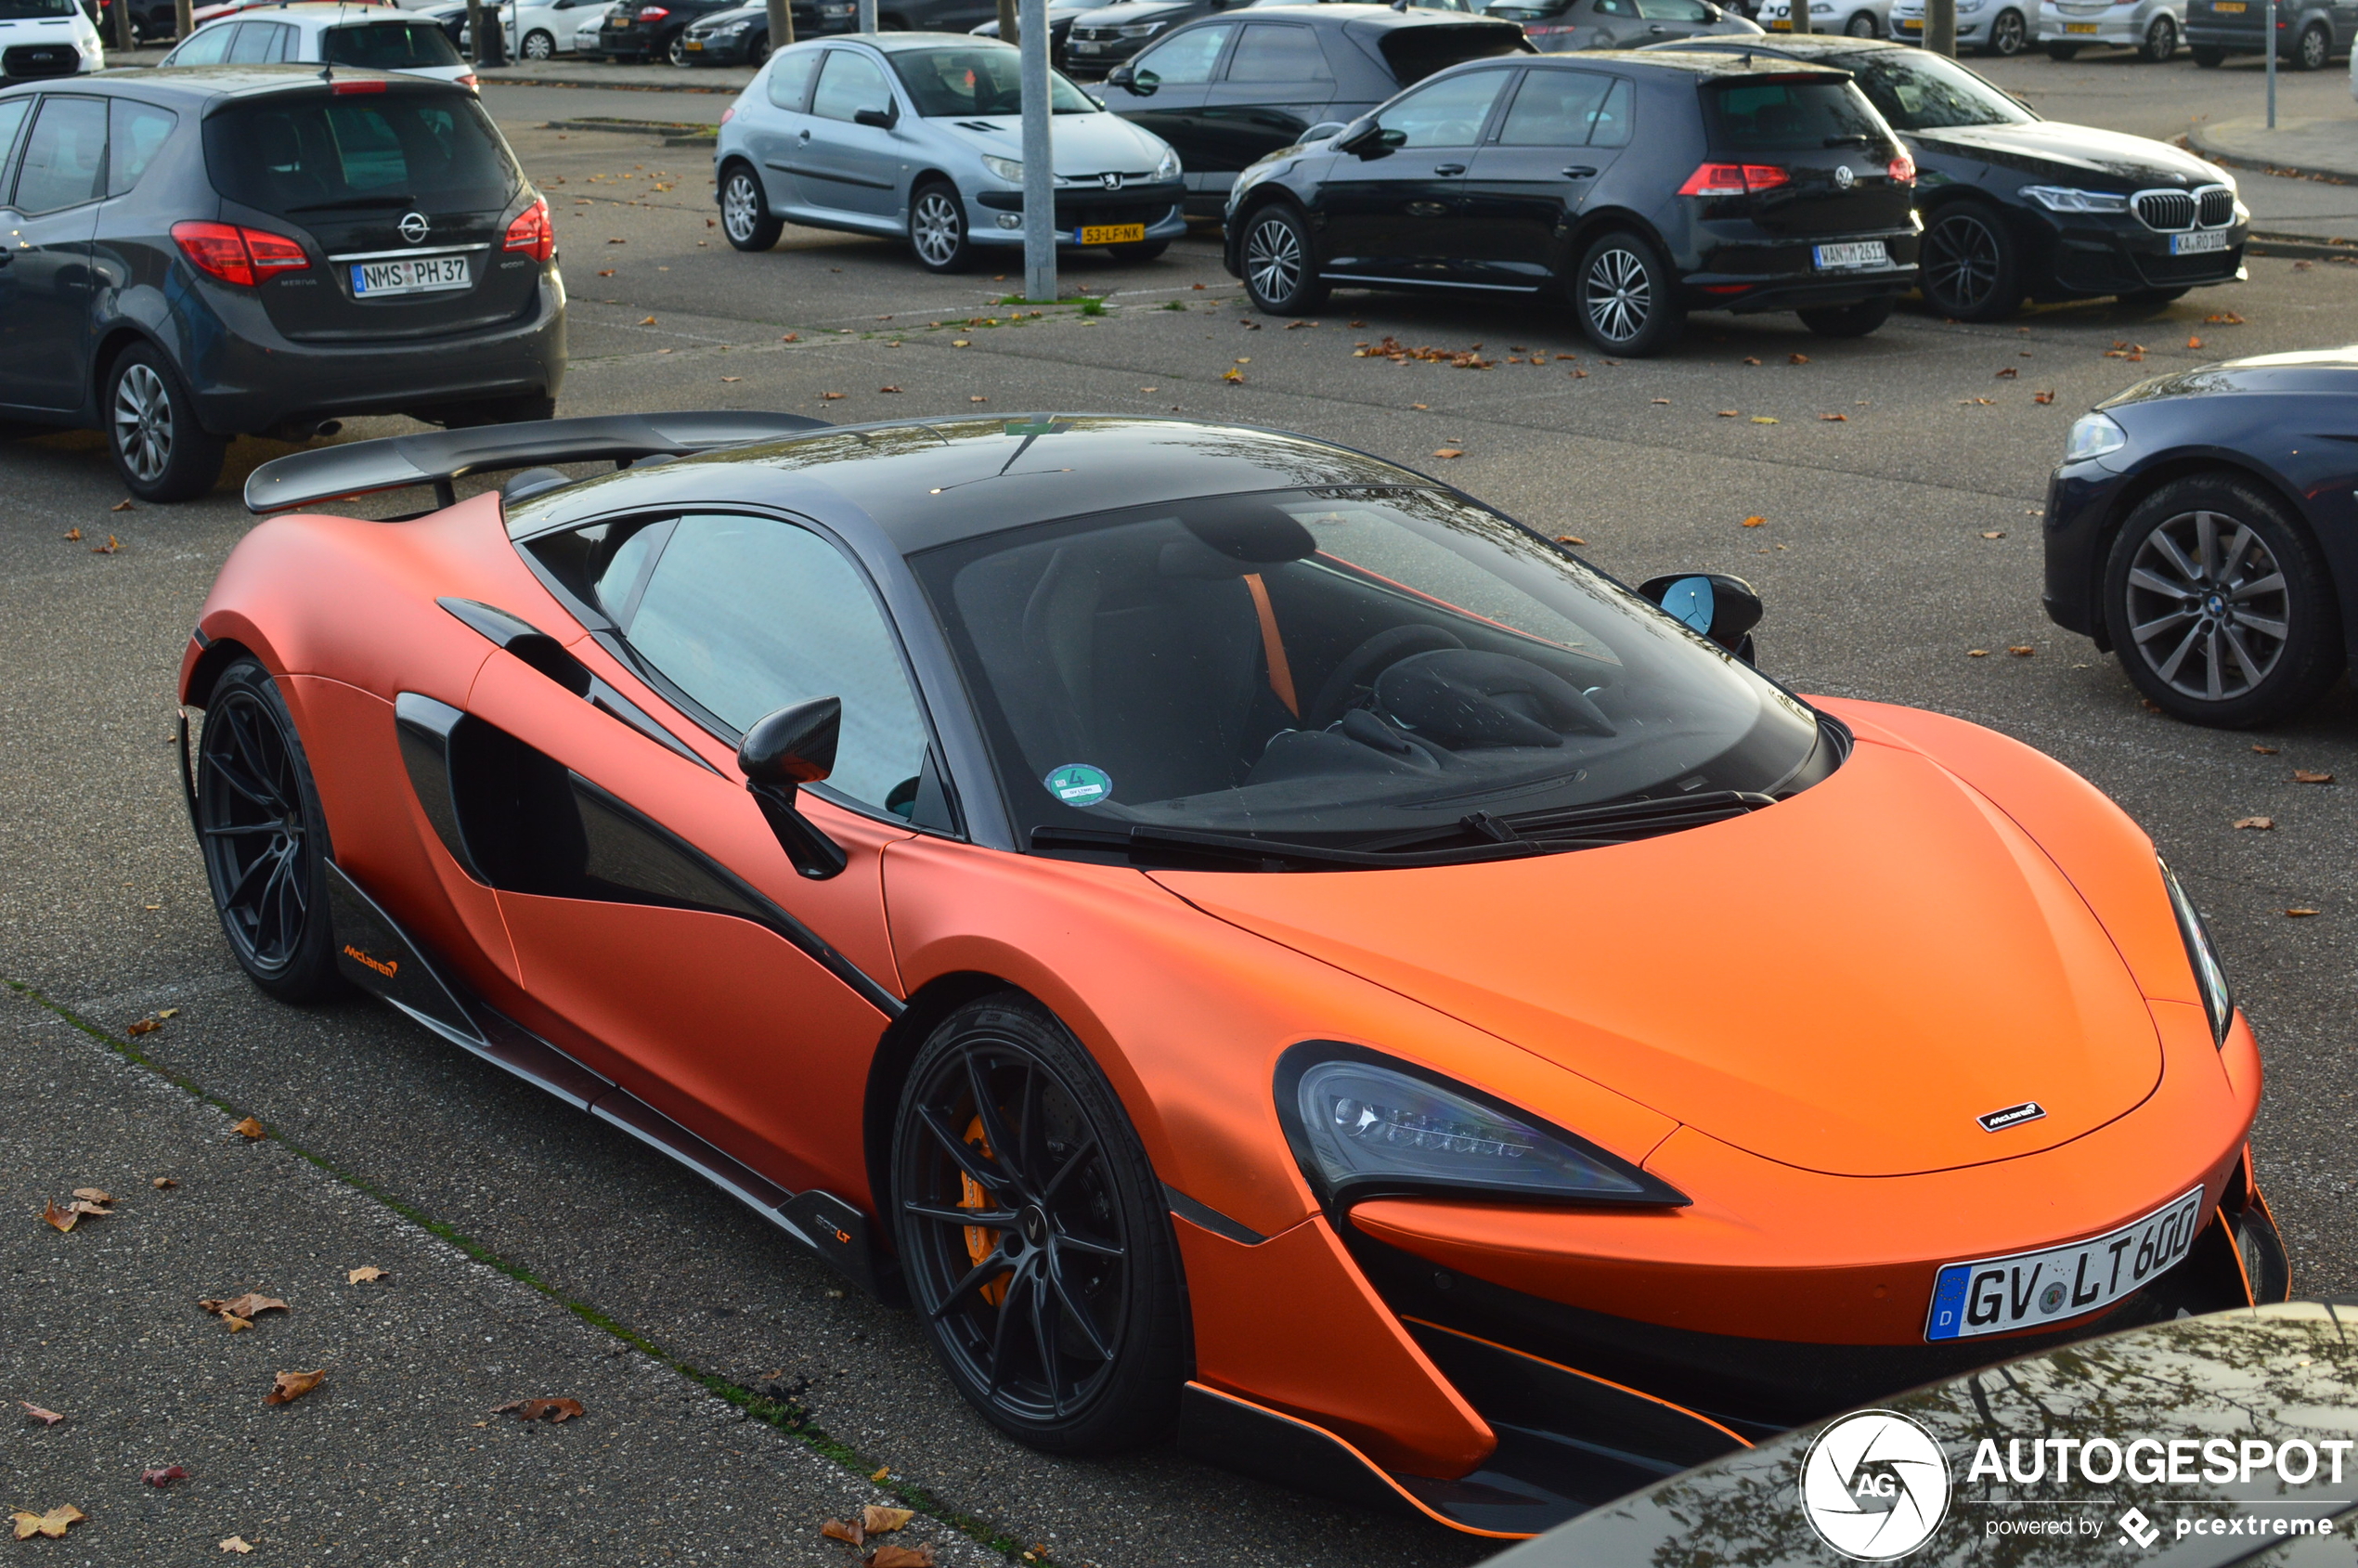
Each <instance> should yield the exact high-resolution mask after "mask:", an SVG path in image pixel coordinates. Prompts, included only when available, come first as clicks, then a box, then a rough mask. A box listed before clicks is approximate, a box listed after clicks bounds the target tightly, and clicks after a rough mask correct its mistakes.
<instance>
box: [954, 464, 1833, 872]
mask: <svg viewBox="0 0 2358 1568" xmlns="http://www.w3.org/2000/svg"><path fill="white" fill-rule="evenodd" d="M911 564H912V565H913V567H914V568H915V570H916V572H917V575H918V577H919V578H920V579H921V580H922V581H923V583H924V584H925V587H926V592H927V594H928V596H929V597H930V599H931V601H932V603H933V604H934V606H935V609H936V612H937V614H938V615H939V616H940V618H941V620H942V621H943V623H944V625H945V626H946V627H947V628H948V629H949V631H950V634H951V639H952V643H953V646H954V647H955V649H956V651H957V654H958V657H959V659H960V661H961V663H962V665H963V667H964V671H965V683H966V686H967V689H968V690H969V691H970V692H972V693H975V695H976V701H977V706H978V709H979V710H980V712H981V715H982V717H983V720H984V724H985V727H986V729H987V730H988V732H989V733H990V737H991V747H992V751H993V754H994V756H995V758H996V759H997V762H998V766H999V770H1000V773H1001V777H1002V780H1003V784H1004V794H1005V796H1006V797H1007V798H1008V800H1009V801H1010V803H1011V804H1012V806H1013V808H1014V810H1015V814H1016V817H1017V825H1018V826H1019V827H1020V828H1021V829H1022V830H1024V831H1025V833H1026V834H1027V836H1028V837H1027V842H1030V843H1032V844H1033V845H1035V846H1042V845H1048V846H1053V845H1054V844H1055V843H1056V837H1055V833H1054V832H1051V833H1049V834H1047V835H1046V836H1039V830H1042V829H1049V830H1064V831H1067V832H1070V831H1071V830H1077V829H1079V830H1104V829H1114V830H1116V831H1117V832H1126V833H1129V834H1130V835H1131V836H1132V837H1133V838H1136V837H1137V836H1138V835H1139V834H1141V833H1151V832H1158V831H1167V830H1188V831H1197V832H1205V833H1211V834H1219V835H1228V836H1247V835H1250V836H1257V837H1258V841H1260V842H1272V841H1275V842H1280V843H1285V844H1291V845H1303V846H1314V847H1324V848H1327V849H1355V850H1361V851H1368V850H1376V851H1383V852H1391V851H1393V850H1394V849H1396V848H1398V847H1399V846H1401V845H1404V844H1406V843H1409V842H1412V841H1413V842H1414V843H1416V844H1418V845H1419V846H1427V845H1430V846H1432V848H1434V849H1443V848H1445V847H1447V846H1449V845H1450V843H1451V841H1453V840H1458V841H1462V840H1463V838H1464V836H1465V834H1466V832H1467V824H1468V823H1470V822H1473V821H1475V820H1476V819H1477V818H1479V820H1480V823H1481V824H1482V833H1483V835H1485V836H1483V837H1482V838H1481V839H1480V840H1479V845H1480V847H1486V848H1489V849H1496V848H1497V846H1498V844H1499V843H1500V842H1502V841H1503V840H1502V836H1505V837H1512V836H1514V835H1515V833H1516V829H1517V824H1530V825H1533V826H1535V827H1541V828H1546V827H1549V826H1551V825H1560V824H1550V823H1548V814H1549V813H1559V814H1561V813H1562V812H1564V811H1565V810H1567V809H1579V808H1586V807H1596V806H1602V805H1605V804H1608V803H1613V802H1626V801H1633V800H1646V799H1652V800H1661V801H1683V800H1688V799H1693V798H1698V797H1704V796H1706V795H1711V794H1712V792H1727V791H1745V792H1756V795H1776V794H1779V793H1780V792H1790V791H1791V790H1793V789H1795V788H1799V787H1802V786H1803V785H1804V784H1806V783H1807V782H1810V781H1812V780H1814V779H1815V778H1816V777H1817V776H1820V770H1822V769H1823V768H1824V767H1827V766H1830V765H1831V763H1830V762H1829V760H1828V755H1832V754H1831V753H1829V754H1828V755H1820V745H1821V736H1820V728H1819V725H1818V723H1817V719H1816V716H1815V715H1814V714H1813V713H1812V712H1811V710H1810V709H1808V708H1807V706H1804V705H1802V704H1801V703H1800V702H1798V701H1797V700H1795V699H1794V698H1793V697H1792V696H1790V695H1788V694H1786V693H1784V692H1782V691H1781V690H1780V689H1779V688H1778V687H1777V686H1775V685H1774V684H1772V683H1771V682H1769V680H1764V679H1763V678H1761V677H1760V676H1759V675H1757V674H1756V673H1754V671H1753V670H1752V669H1751V668H1750V667H1747V666H1745V665H1744V664H1743V663H1742V662H1740V661H1739V660H1737V659H1736V658H1735V657H1734V656H1732V655H1731V654H1728V653H1727V652H1725V651H1723V650H1722V649H1720V648H1719V647H1717V645H1716V644H1713V643H1711V642H1709V641H1704V639H1703V638H1701V637H1700V636H1697V635H1696V634H1695V633H1693V632H1691V631H1690V630H1688V629H1687V628H1686V627H1684V626H1682V625H1680V624H1679V623H1678V622H1677V621H1675V620H1673V619H1671V618H1670V617H1669V616H1666V615H1664V614H1663V613H1661V612H1660V611H1658V610H1657V609H1655V608H1654V607H1653V606H1652V605H1651V604H1649V603H1646V602H1645V601H1643V600H1641V599H1639V598H1638V597H1637V596H1636V595H1635V594H1633V593H1631V592H1630V591H1629V590H1626V589H1624V588H1622V587H1620V586H1619V585H1617V584H1615V583H1613V582H1611V581H1610V580H1608V579H1606V578H1604V577H1600V576H1599V575H1598V574H1596V573H1595V572H1592V571H1590V570H1589V569H1588V568H1587V567H1586V566H1584V565H1582V564H1580V563H1579V562H1577V561H1575V560H1574V559H1572V558H1571V557H1570V556H1568V555H1566V554H1565V553H1564V552H1563V551H1561V550H1559V549H1557V548H1556V547H1555V546H1553V545H1551V544H1549V543H1548V542H1547V541H1546V540H1544V539H1542V538H1539V537H1538V536H1537V535H1535V534H1533V533H1531V532H1529V531H1528V530H1526V529H1524V528H1522V527H1521V526H1519V525H1516V524H1514V523H1511V522H1509V521H1508V520H1506V519H1505V518H1503V517H1500V516H1498V515H1497V514H1496V513H1495V512H1488V511H1485V510H1483V509H1482V508H1480V507H1478V506H1476V505H1474V504H1472V503H1471V502H1470V501H1467V500H1465V499H1460V498H1458V497H1456V496H1453V495H1451V494H1448V493H1446V492H1445V491H1440V490H1433V489H1420V488H1408V487H1403V488H1397V489H1394V488H1350V489H1302V490H1288V491H1276V492H1263V493H1259V494H1251V495H1237V496H1223V497H1214V498H1210V499H1201V500H1193V501H1186V502H1181V503H1176V504H1170V505H1156V506H1144V507H1134V508H1130V509H1127V510H1124V511H1120V512H1100V513H1095V514H1092V515H1088V516H1082V517H1077V518H1070V519H1067V520H1064V521H1060V522H1055V523H1044V524H1040V525H1032V526H1028V527H1022V528H1017V529H1012V530H1009V531H1007V532H1004V533H998V534H992V535H988V536H986V537H983V538H977V539H970V540H965V541H963V542H960V543H957V544H953V545H946V546H942V547H939V548H938V549H935V550H931V551H925V552H922V553H920V554H918V555H916V556H914V557H913V558H912V563H911ZM1827 744H1829V745H1833V744H1838V743H1827ZM1716 798H1723V799H1724V798H1726V797H1725V796H1724V795H1719V796H1717V797H1716ZM1739 810H1741V808H1739ZM1560 847H1571V846H1570V845H1569V844H1565V845H1561V846H1560Z"/></svg>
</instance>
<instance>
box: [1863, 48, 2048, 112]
mask: <svg viewBox="0 0 2358 1568" xmlns="http://www.w3.org/2000/svg"><path fill="white" fill-rule="evenodd" d="M1841 63H1843V64H1844V65H1846V66H1847V67H1848V68H1849V69H1850V71H1852V72H1853V73H1854V74H1855V75H1856V77H1857V79H1858V83H1859V88H1860V89H1861V90H1862V91H1864V92H1865V93H1866V95H1867V101H1868V102H1869V103H1872V104H1873V105H1874V106H1875V108H1876V109H1877V110H1879V111H1881V113H1882V114H1883V117H1884V118H1885V120H1888V121H1890V122H1891V123H1892V124H1893V126H1894V127H1896V128H1897V129H1899V130H1902V131H1937V130H1942V129H1945V128H1947V127H1950V126H1954V125H2027V124H2028V123H2030V122H2032V121H2033V120H2036V119H2037V118H2038V116H2037V115H2035V114H2032V113H2031V112H2030V111H2029V110H2027V109H2025V108H2023V107H2022V105H2020V104H2018V103H2016V102H2015V100H2014V99H2012V98H2010V97H2007V96H2006V95H2005V94H2003V93H2002V92H2000V91H1999V90H1998V89H1997V88H1995V87H1993V86H1991V85H1990V84H1989V83H1987V82H1985V81H1983V80H1982V79H1981V78H1980V77H1978V76H1976V75H1975V74H1974V73H1973V72H1972V71H1967V70H1966V69H1965V68H1964V67H1963V66H1962V65H1959V64H1958V63H1957V62H1956V61H1955V60H1952V59H1945V58H1942V57H1940V56H1938V55H1929V54H1924V53H1923V52H1921V51H1919V50H1915V49H1892V50H1889V51H1885V50H1882V49H1878V50H1876V51H1874V52H1873V53H1872V54H1859V55H1854V56H1851V57H1849V58H1847V59H1845V60H1844V61H1842V62H1841Z"/></svg>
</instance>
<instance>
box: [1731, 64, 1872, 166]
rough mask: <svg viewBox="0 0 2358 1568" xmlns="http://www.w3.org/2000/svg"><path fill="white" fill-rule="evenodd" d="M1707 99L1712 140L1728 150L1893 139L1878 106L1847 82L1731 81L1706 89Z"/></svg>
mask: <svg viewBox="0 0 2358 1568" xmlns="http://www.w3.org/2000/svg"><path fill="white" fill-rule="evenodd" d="M1704 102H1705V103H1707V104H1708V105H1710V113H1711V118H1712V120H1713V124H1712V132H1713V136H1712V144H1711V145H1712V146H1713V147H1714V148H1715V149H1718V150H1720V151H1723V152H1794V151H1798V150H1801V149H1805V148H1826V147H1844V146H1848V145H1854V144H1858V143H1861V142H1864V143H1868V144H1872V145H1874V146H1882V145H1883V144H1884V143H1885V142H1887V141H1889V140H1890V138H1891V131H1890V128H1889V127H1888V126H1886V125H1885V123H1883V119H1882V117H1881V116H1880V115H1878V114H1876V113H1875V109H1874V105H1872V104H1871V103H1869V102H1868V101H1867V98H1866V95H1864V94H1863V93H1861V92H1859V89H1858V88H1856V87H1854V86H1852V85H1851V84H1849V83H1847V82H1829V81H1826V80H1823V79H1822V78H1821V79H1819V80H1816V81H1806V82H1730V83H1726V84H1717V85H1715V86H1714V87H1713V88H1712V89H1711V90H1709V91H1706V92H1705V93H1704Z"/></svg>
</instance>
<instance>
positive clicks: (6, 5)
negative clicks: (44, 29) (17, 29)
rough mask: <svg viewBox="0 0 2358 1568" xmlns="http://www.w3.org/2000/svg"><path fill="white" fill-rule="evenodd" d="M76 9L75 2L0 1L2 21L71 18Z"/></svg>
mask: <svg viewBox="0 0 2358 1568" xmlns="http://www.w3.org/2000/svg"><path fill="white" fill-rule="evenodd" d="M74 9H75V4H74V0H0V21H38V20H42V19H46V18H50V17H70V16H71V15H73V13H74Z"/></svg>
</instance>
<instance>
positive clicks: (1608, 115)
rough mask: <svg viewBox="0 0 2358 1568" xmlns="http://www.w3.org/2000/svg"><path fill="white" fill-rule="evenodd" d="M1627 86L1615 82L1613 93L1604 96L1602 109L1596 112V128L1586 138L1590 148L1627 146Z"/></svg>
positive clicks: (1628, 94) (1623, 82) (1625, 83)
mask: <svg viewBox="0 0 2358 1568" xmlns="http://www.w3.org/2000/svg"><path fill="white" fill-rule="evenodd" d="M1629 99H1630V92H1629V84H1628V83H1627V82H1626V81H1617V82H1615V83H1614V84H1613V91H1612V92H1610V93H1607V94H1606V95H1605V106H1604V108H1602V109H1600V110H1597V128H1596V129H1595V130H1594V131H1592V132H1590V133H1589V136H1588V145H1589V146H1590V147H1627V146H1628V145H1629Z"/></svg>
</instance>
